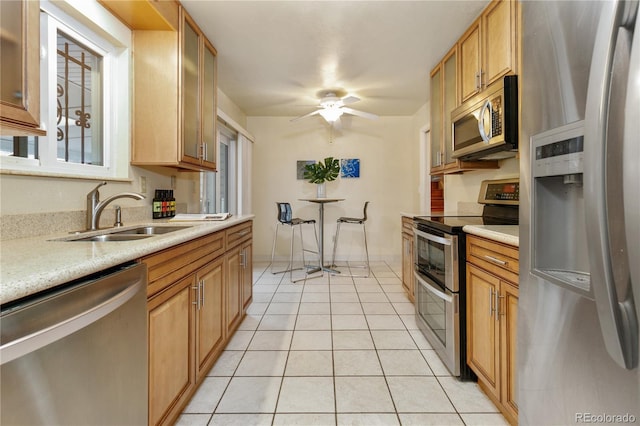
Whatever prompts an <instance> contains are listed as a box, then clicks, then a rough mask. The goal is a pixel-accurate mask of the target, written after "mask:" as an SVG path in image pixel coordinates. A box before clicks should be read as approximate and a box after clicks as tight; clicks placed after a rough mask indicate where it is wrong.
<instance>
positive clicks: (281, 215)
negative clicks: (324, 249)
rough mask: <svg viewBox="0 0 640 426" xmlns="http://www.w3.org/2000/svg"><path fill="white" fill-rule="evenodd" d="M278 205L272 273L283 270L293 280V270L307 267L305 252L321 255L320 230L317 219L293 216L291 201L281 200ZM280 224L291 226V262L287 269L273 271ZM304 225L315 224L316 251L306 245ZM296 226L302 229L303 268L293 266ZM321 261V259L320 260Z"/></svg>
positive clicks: (272, 253)
mask: <svg viewBox="0 0 640 426" xmlns="http://www.w3.org/2000/svg"><path fill="white" fill-rule="evenodd" d="M276 205H277V206H278V223H277V224H276V233H275V235H274V237H273V245H272V247H271V263H270V270H271V273H272V274H280V273H283V272H289V278H290V279H291V280H292V281H293V271H297V270H299V269H303V268H305V267H307V265H306V264H305V258H304V253H305V252H308V253H315V254H317V255H319V253H320V250H319V246H318V232H317V231H316V221H315V219H300V218H297V217H293V212H292V210H291V204H289V203H281V202H276ZM280 225H288V226H290V227H291V248H290V249H289V264H288V265H287V267H286V269H284V270H282V271H276V272H274V271H273V258H274V256H275V252H276V242H277V240H278V229H279V228H280ZM302 225H313V232H314V234H315V237H316V251H314V250H311V249H306V248H305V247H304V240H303V238H302ZM295 227H298V229H299V230H300V247H301V248H302V266H303V267H302V268H295V269H294V268H293V243H294V238H295ZM318 262H319V261H318Z"/></svg>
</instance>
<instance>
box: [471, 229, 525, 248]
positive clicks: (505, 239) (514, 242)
mask: <svg viewBox="0 0 640 426" xmlns="http://www.w3.org/2000/svg"><path fill="white" fill-rule="evenodd" d="M462 230H463V231H464V232H466V233H467V234H473V235H477V236H479V237H484V238H488V239H490V240H493V241H497V242H499V243H504V244H509V245H511V246H515V247H519V227H518V225H466V226H465V227H463V228H462Z"/></svg>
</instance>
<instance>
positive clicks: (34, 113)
mask: <svg viewBox="0 0 640 426" xmlns="http://www.w3.org/2000/svg"><path fill="white" fill-rule="evenodd" d="M0 62H1V63H2V78H0V134H1V135H3V136H29V135H35V136H42V135H45V134H46V132H45V131H43V130H41V129H39V126H40V2H39V1H35V0H34V1H32V0H28V1H27V0H23V1H2V2H0Z"/></svg>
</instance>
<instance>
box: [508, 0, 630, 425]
mask: <svg viewBox="0 0 640 426" xmlns="http://www.w3.org/2000/svg"><path fill="white" fill-rule="evenodd" d="M638 14H639V12H638V1H626V2H621V1H587V2H581V1H530V0H524V1H523V2H522V31H523V46H522V47H523V49H522V56H523V63H522V72H521V80H520V81H521V88H522V89H521V90H522V92H521V108H522V109H521V134H520V137H521V139H520V147H521V148H520V170H521V172H520V226H521V230H520V268H521V269H520V292H519V296H520V298H519V305H518V345H517V358H518V378H517V380H518V388H517V391H518V394H517V401H518V408H519V423H520V424H523V425H566V424H575V423H594V422H598V423H625V422H631V423H634V422H635V423H640V373H639V370H640V369H639V368H638V352H639V351H640V347H639V343H638V318H639V317H640V172H639V170H640V34H639V33H640V24H638V22H639V21H640V17H638ZM634 29H635V31H634Z"/></svg>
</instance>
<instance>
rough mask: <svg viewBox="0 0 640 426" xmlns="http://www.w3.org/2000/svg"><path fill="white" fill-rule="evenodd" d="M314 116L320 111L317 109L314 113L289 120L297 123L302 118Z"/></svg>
mask: <svg viewBox="0 0 640 426" xmlns="http://www.w3.org/2000/svg"><path fill="white" fill-rule="evenodd" d="M316 114H320V110H319V109H317V110H315V111H312V112H310V113H309V114H305V115H301V116H300V117H296V118H293V119H291V121H298V120H301V119H303V118H307V117H311V116H312V115H316Z"/></svg>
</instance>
